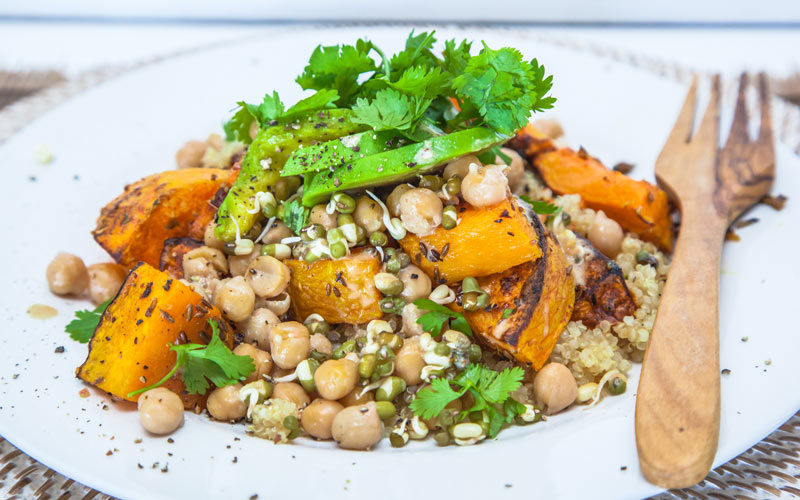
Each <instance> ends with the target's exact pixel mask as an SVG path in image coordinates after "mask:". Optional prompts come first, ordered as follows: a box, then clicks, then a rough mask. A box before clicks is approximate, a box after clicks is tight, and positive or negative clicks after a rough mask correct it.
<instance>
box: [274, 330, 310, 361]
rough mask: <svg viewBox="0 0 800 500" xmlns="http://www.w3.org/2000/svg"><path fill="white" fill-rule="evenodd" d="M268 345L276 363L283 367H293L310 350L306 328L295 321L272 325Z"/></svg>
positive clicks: (306, 356)
mask: <svg viewBox="0 0 800 500" xmlns="http://www.w3.org/2000/svg"><path fill="white" fill-rule="evenodd" d="M270 346H271V349H270V352H272V360H273V361H274V362H275V364H276V365H278V366H280V367H281V368H284V369H291V368H295V367H296V366H297V365H298V364H299V363H300V362H301V361H303V360H304V359H306V358H308V353H309V352H311V339H310V335H309V333H308V328H306V327H305V325H303V324H302V323H298V322H297V321H285V322H283V323H279V324H277V325H275V326H274V327H272V336H271V338H270Z"/></svg>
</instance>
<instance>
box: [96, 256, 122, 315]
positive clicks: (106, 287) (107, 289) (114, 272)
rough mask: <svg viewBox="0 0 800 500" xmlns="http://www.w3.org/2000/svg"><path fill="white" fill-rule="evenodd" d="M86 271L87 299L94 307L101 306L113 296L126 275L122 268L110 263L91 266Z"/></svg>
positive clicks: (120, 286)
mask: <svg viewBox="0 0 800 500" xmlns="http://www.w3.org/2000/svg"><path fill="white" fill-rule="evenodd" d="M87 271H88V272H89V298H90V299H92V302H93V303H94V304H95V305H97V304H102V303H103V302H105V301H107V300H108V299H110V298H111V297H113V296H115V295H116V294H117V292H118V291H119V289H120V288H122V283H124V282H125V277H126V276H127V275H128V272H127V271H126V270H125V268H124V267H122V266H120V265H119V264H113V263H111V262H104V263H102V264H92V265H91V266H89V268H88V269H87Z"/></svg>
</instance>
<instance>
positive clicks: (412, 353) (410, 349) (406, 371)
mask: <svg viewBox="0 0 800 500" xmlns="http://www.w3.org/2000/svg"><path fill="white" fill-rule="evenodd" d="M406 307H408V305H406ZM424 367H425V360H424V359H423V358H422V348H421V347H420V345H419V337H411V338H409V339H406V340H405V342H403V347H401V348H400V350H399V351H398V352H397V356H396V357H395V358H394V373H395V375H397V376H398V377H400V378H401V379H403V380H404V381H405V383H406V385H416V384H419V383H420V382H422V368H424Z"/></svg>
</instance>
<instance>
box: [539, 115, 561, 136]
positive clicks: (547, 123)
mask: <svg viewBox="0 0 800 500" xmlns="http://www.w3.org/2000/svg"><path fill="white" fill-rule="evenodd" d="M534 126H535V127H536V128H537V129H539V131H540V132H541V133H542V134H544V136H545V137H547V138H549V139H558V138H559V137H561V136H562V135H564V129H563V128H562V127H561V124H560V123H558V122H557V121H556V120H553V119H552V118H542V119H539V120H536V122H535V123H534Z"/></svg>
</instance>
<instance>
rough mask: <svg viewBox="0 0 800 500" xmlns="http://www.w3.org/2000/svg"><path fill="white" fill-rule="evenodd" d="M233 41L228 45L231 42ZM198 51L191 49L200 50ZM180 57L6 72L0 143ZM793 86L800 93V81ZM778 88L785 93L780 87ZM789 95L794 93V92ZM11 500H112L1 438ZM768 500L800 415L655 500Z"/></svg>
mask: <svg viewBox="0 0 800 500" xmlns="http://www.w3.org/2000/svg"><path fill="white" fill-rule="evenodd" d="M541 41H542V42H544V43H552V44H556V45H561V46H565V47H568V48H571V49H574V50H579V51H591V52H592V53H593V54H595V55H597V56H600V57H607V58H609V59H613V60H617V61H623V62H625V63H628V64H631V65H633V66H637V67H640V68H642V69H645V70H649V71H654V72H657V73H659V74H662V75H664V76H665V77H668V78H673V79H677V80H686V79H687V78H688V77H689V75H691V74H692V73H693V70H692V68H683V67H680V66H679V65H676V64H672V63H668V62H664V61H660V60H656V59H652V58H648V57H644V56H641V55H637V54H623V53H620V52H619V51H618V50H616V49H613V48H607V47H598V46H596V45H591V44H585V43H583V42H580V41H577V40H576V39H573V38H558V37H553V36H549V35H546V34H543V35H542V36H541ZM227 43H230V42H227ZM203 48H205V47H198V48H195V49H192V50H191V51H184V52H181V53H182V54H183V53H186V52H193V51H197V50H202V49H203ZM176 55H179V54H170V55H168V56H163V57H159V58H157V59H153V60H149V61H142V62H140V63H137V64H136V65H133V66H128V67H114V68H102V69H99V70H96V71H92V72H89V73H86V74H84V75H83V76H81V77H80V78H75V79H69V80H65V79H64V77H63V76H62V75H60V74H59V73H55V72H30V73H24V74H14V73H8V72H3V71H0V142H2V141H3V140H4V139H6V138H7V137H9V136H10V135H11V134H13V133H14V132H15V131H17V130H19V129H20V128H22V127H24V126H25V124H26V123H28V122H29V121H30V120H31V119H32V118H33V117H35V116H38V115H39V114H41V113H43V112H44V111H46V110H47V109H49V108H50V107H52V106H53V105H55V104H58V103H59V102H63V101H64V100H66V99H68V98H69V97H71V96H73V95H75V94H77V93H79V92H82V91H84V90H86V89H88V88H90V87H92V86H93V85H95V84H97V83H100V82H102V81H105V80H108V79H109V78H113V77H115V76H117V75H120V74H122V73H124V72H126V71H128V70H130V69H132V68H133V67H140V66H142V65H145V64H150V63H153V62H156V61H159V60H163V59H165V58H170V57H174V56H176ZM789 83H795V85H794V86H793V88H794V91H795V92H797V86H796V85H797V83H796V81H795V82H789ZM778 88H781V84H780V82H779V86H778ZM789 94H792V93H791V92H790V93H789ZM785 97H786V100H783V101H777V102H776V104H777V105H776V109H775V110H774V115H775V117H776V123H779V124H780V128H779V139H780V140H781V141H782V142H784V143H785V144H786V145H788V146H789V147H790V148H792V150H794V151H796V152H797V153H798V154H800V108H798V107H797V106H795V105H793V104H791V103H790V100H791V101H794V99H793V98H797V94H793V95H791V96H790V95H785ZM3 497H5V498H7V499H35V500H46V499H57V500H67V499H83V500H89V499H93V498H96V499H102V500H105V499H109V498H111V497H109V496H108V495H105V494H103V493H100V492H98V491H95V490H92V489H90V488H87V487H85V486H83V485H81V484H78V483H76V482H75V481H73V480H72V479H69V478H67V477H65V476H62V475H61V474H59V473H57V472H55V471H53V470H52V469H49V468H47V467H45V466H44V465H42V464H40V463H38V462H37V461H35V460H34V459H32V458H30V457H29V456H27V455H25V454H24V453H23V452H22V451H20V450H18V449H17V448H15V447H14V446H13V445H11V443H9V442H8V441H6V440H5V439H3V438H2V436H0V498H3ZM676 498H680V499H703V500H706V499H708V500H712V499H713V500H762V499H774V498H780V499H786V498H800V412H798V414H796V415H795V416H794V417H792V419H791V420H789V421H788V422H786V423H785V424H784V425H783V426H781V427H780V428H779V429H778V430H777V431H775V432H774V433H772V434H771V435H770V436H768V437H767V438H766V439H764V440H763V441H761V442H760V443H759V444H757V445H756V446H753V447H752V448H750V449H749V450H748V451H746V452H745V453H743V454H741V455H740V456H738V457H736V458H734V459H733V460H731V461H730V462H728V463H726V464H724V465H721V466H719V467H717V468H716V469H714V470H713V471H711V473H709V475H708V476H707V477H706V478H705V479H704V480H703V481H702V482H701V483H700V484H698V485H696V486H694V487H692V488H686V489H682V490H671V491H668V492H665V493H662V494H660V495H657V496H655V497H653V499H652V500H668V499H676Z"/></svg>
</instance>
